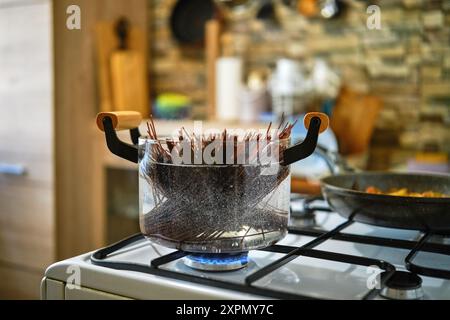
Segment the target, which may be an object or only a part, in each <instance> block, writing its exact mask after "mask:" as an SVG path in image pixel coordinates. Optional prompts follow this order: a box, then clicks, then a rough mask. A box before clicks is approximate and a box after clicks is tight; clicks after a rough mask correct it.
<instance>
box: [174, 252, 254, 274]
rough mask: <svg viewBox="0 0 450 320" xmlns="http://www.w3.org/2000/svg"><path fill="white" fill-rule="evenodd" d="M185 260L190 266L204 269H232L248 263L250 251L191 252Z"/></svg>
mask: <svg viewBox="0 0 450 320" xmlns="http://www.w3.org/2000/svg"><path fill="white" fill-rule="evenodd" d="M183 262H184V264H185V265H187V266H188V267H191V268H193V269H197V270H202V271H232V270H237V269H241V268H243V267H245V266H246V265H247V263H248V252H241V253H191V254H189V255H188V256H186V257H185V258H184V261H183Z"/></svg>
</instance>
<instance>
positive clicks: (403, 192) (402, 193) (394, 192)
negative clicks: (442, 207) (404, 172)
mask: <svg viewBox="0 0 450 320" xmlns="http://www.w3.org/2000/svg"><path fill="white" fill-rule="evenodd" d="M366 192H367V193H372V194H386V195H389V196H399V197H422V198H447V197H450V196H449V195H446V194H443V193H440V192H434V191H431V190H427V191H424V192H412V191H409V190H408V189H407V188H399V189H391V190H389V191H388V192H384V191H382V190H380V189H378V188H377V187H374V186H370V187H367V188H366Z"/></svg>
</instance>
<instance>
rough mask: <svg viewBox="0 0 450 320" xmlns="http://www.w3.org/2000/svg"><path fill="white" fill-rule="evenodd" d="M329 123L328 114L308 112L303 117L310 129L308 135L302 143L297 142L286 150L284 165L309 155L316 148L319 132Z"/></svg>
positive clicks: (304, 122)
mask: <svg viewBox="0 0 450 320" xmlns="http://www.w3.org/2000/svg"><path fill="white" fill-rule="evenodd" d="M328 123H329V120H328V116H327V115H326V114H324V113H320V112H309V113H307V114H306V115H305V118H304V119H303V124H304V125H305V127H306V128H307V129H308V132H307V134H306V137H305V139H304V140H303V141H302V142H301V143H297V144H296V145H294V146H292V147H290V148H288V149H286V150H285V151H284V153H283V159H284V161H283V163H284V165H290V164H292V163H294V162H297V161H299V160H302V159H305V158H307V157H309V156H310V155H311V154H312V153H313V152H314V150H315V149H316V146H317V139H318V137H319V134H320V133H322V132H324V131H325V130H326V129H327V128H328Z"/></svg>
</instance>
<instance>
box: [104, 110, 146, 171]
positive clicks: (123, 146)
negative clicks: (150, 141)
mask: <svg viewBox="0 0 450 320" xmlns="http://www.w3.org/2000/svg"><path fill="white" fill-rule="evenodd" d="M141 120H142V116H141V114H140V113H139V112H135V111H117V112H101V113H99V114H98V115H97V126H98V128H99V129H100V130H102V131H104V132H105V138H106V144H107V146H108V149H109V150H110V151H111V152H112V153H113V154H115V155H116V156H119V157H121V158H123V159H125V160H128V161H131V162H134V163H138V147H137V144H138V139H139V136H140V133H139V129H138V127H139V124H140V123H141ZM116 130H130V136H131V141H132V142H133V144H129V143H126V142H123V141H121V140H120V139H119V137H118V136H117V133H116Z"/></svg>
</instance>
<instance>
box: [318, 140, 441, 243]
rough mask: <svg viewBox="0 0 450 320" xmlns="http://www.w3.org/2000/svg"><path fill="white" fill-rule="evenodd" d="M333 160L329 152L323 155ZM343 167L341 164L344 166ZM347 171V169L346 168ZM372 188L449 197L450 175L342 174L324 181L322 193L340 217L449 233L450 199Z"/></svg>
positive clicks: (403, 227)
mask: <svg viewBox="0 0 450 320" xmlns="http://www.w3.org/2000/svg"><path fill="white" fill-rule="evenodd" d="M323 151H324V149H323V148H320V150H319V152H318V154H319V155H321V156H322V157H324V158H325V159H326V160H327V163H328V164H329V166H330V169H331V168H332V166H331V165H330V164H331V162H333V161H334V163H336V162H337V161H336V158H337V159H338V161H341V162H342V160H341V159H340V158H339V157H338V156H336V157H335V159H334V160H330V157H329V156H330V152H328V155H326V156H324V154H325V152H323ZM341 167H342V165H341ZM345 169H346V170H348V169H349V168H348V166H347V167H346V168H345ZM369 186H374V187H377V188H378V189H381V190H383V191H388V190H390V189H398V188H408V189H409V190H411V191H414V192H424V191H427V190H431V191H434V192H439V193H443V194H446V195H450V175H435V174H419V173H416V174H413V173H390V172H352V173H339V174H334V175H331V176H328V177H325V178H323V179H322V180H321V189H322V194H323V196H324V198H325V200H326V201H327V202H328V204H329V206H330V207H331V208H332V209H333V210H334V211H336V212H337V213H339V214H340V215H341V216H343V217H345V218H348V219H352V220H354V221H357V222H362V223H368V224H372V225H376V226H381V227H389V228H400V229H412V230H421V231H433V232H438V233H445V234H450V198H425V197H424V198H420V197H404V196H391V195H385V194H371V193H367V192H365V190H366V188H367V187H369Z"/></svg>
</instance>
